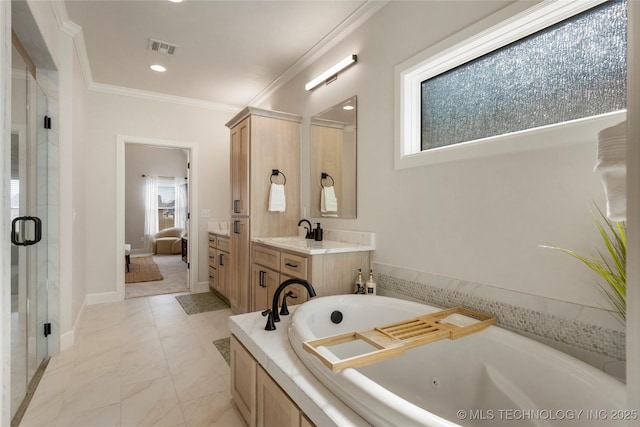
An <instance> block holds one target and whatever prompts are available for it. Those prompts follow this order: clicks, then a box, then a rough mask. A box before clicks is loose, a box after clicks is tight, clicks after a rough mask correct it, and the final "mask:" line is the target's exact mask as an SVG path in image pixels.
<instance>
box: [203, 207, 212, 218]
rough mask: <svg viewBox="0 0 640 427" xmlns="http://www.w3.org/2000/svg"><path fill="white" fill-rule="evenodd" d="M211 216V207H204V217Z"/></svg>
mask: <svg viewBox="0 0 640 427" xmlns="http://www.w3.org/2000/svg"><path fill="white" fill-rule="evenodd" d="M210 216H211V211H210V210H209V209H202V218H209V217H210Z"/></svg>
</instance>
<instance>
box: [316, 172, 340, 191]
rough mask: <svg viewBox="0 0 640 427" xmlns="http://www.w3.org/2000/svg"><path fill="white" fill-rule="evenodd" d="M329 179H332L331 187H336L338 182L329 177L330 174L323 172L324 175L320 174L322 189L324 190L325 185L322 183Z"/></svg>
mask: <svg viewBox="0 0 640 427" xmlns="http://www.w3.org/2000/svg"><path fill="white" fill-rule="evenodd" d="M327 178H331V186H332V187H333V186H334V185H336V182H335V181H334V180H333V177H332V176H331V175H329V174H328V173H326V172H322V173H321V174H320V186H321V187H322V188H324V184H323V183H322V181H324V180H325V179H327Z"/></svg>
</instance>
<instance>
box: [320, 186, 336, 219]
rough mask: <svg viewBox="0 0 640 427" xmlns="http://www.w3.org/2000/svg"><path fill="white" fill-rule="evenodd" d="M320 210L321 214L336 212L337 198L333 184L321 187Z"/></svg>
mask: <svg viewBox="0 0 640 427" xmlns="http://www.w3.org/2000/svg"><path fill="white" fill-rule="evenodd" d="M320 212H321V213H323V214H326V213H329V212H338V198H337V197H336V192H335V189H334V188H333V186H331V187H322V192H321V194H320Z"/></svg>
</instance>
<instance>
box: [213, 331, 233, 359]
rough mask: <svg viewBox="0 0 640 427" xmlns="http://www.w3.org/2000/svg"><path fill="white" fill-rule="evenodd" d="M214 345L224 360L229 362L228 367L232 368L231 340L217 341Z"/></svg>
mask: <svg viewBox="0 0 640 427" xmlns="http://www.w3.org/2000/svg"><path fill="white" fill-rule="evenodd" d="M213 345H215V346H216V348H217V349H218V351H219V352H220V354H221V355H222V357H223V358H224V360H225V361H226V362H227V365H229V366H231V362H230V360H231V338H229V337H227V338H221V339H219V340H215V341H214V342H213Z"/></svg>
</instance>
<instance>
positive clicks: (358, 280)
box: [354, 268, 364, 295]
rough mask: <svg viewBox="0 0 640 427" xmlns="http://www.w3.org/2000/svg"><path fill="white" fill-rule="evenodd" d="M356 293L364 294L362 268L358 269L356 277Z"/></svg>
mask: <svg viewBox="0 0 640 427" xmlns="http://www.w3.org/2000/svg"><path fill="white" fill-rule="evenodd" d="M354 293H355V294H356V295H361V294H364V279H363V278H362V269H361V268H359V269H358V276H357V277H356V287H355V292H354Z"/></svg>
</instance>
